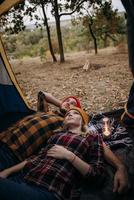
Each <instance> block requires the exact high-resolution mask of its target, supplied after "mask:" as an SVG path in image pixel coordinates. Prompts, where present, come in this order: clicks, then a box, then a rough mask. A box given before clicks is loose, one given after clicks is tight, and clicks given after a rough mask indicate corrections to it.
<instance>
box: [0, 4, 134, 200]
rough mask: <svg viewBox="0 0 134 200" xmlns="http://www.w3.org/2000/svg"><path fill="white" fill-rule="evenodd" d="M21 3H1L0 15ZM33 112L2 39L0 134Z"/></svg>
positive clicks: (117, 112) (0, 50) (0, 52)
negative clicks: (13, 69) (10, 62)
mask: <svg viewBox="0 0 134 200" xmlns="http://www.w3.org/2000/svg"><path fill="white" fill-rule="evenodd" d="M19 2H21V0H14V1H13V0H2V1H0V15H2V14H4V13H5V12H7V11H8V10H9V9H10V8H11V7H13V6H14V5H16V4H17V3H19ZM33 112H34V111H32V110H31V108H30V106H29V105H28V103H27V101H26V99H25V97H24V95H23V93H22V91H21V88H20V87H19V84H18V82H17V80H16V78H15V75H14V73H13V71H12V69H11V66H10V64H9V61H8V58H7V55H6V53H5V50H4V48H3V44H2V41H1V39H0V132H1V131H3V130H4V129H6V128H7V127H9V126H10V125H11V124H12V123H14V122H16V121H17V120H19V119H21V118H23V117H24V116H26V115H28V114H31V113H33ZM122 112H123V109H122V110H118V111H115V112H110V113H107V114H106V115H108V116H111V115H112V116H113V115H114V116H115V115H116V116H117V117H120V115H121V113H122ZM133 154H134V152H133ZM133 190H134V186H133ZM132 195H133V194H132ZM130 196H131V195H130ZM109 198H110V196H109ZM109 198H108V199H109ZM83 199H90V197H87V198H85V197H83ZM124 200H131V197H130V198H128V199H127V198H126V196H125V199H124Z"/></svg>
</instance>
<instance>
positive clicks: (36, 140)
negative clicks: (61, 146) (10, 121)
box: [0, 113, 63, 160]
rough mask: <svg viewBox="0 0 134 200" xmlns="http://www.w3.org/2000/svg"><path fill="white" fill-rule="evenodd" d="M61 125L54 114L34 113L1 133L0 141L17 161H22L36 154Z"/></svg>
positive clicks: (60, 119) (58, 117)
mask: <svg viewBox="0 0 134 200" xmlns="http://www.w3.org/2000/svg"><path fill="white" fill-rule="evenodd" d="M62 123H63V118H62V117H60V116H58V115H56V114H54V113H53V114H52V113H51V114H44V113H36V114H34V115H30V116H27V117H25V118H24V119H23V120H20V121H18V122H17V123H16V124H15V125H14V126H12V127H11V128H9V129H7V130H6V131H4V132H2V133H1V134H0V141H1V142H3V143H5V144H7V146H8V147H9V148H10V149H11V150H12V151H13V153H14V154H15V155H16V156H17V158H18V159H19V160H24V159H26V158H28V157H29V156H31V155H33V154H34V153H36V152H37V151H38V150H39V149H40V148H41V146H42V145H43V144H44V143H45V142H46V141H47V139H48V138H49V137H50V136H51V135H53V134H54V130H56V129H58V128H60V127H61V126H62Z"/></svg>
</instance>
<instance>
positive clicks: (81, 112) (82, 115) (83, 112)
mask: <svg viewBox="0 0 134 200" xmlns="http://www.w3.org/2000/svg"><path fill="white" fill-rule="evenodd" d="M70 110H77V111H78V112H79V113H80V115H81V117H82V119H83V122H84V124H85V125H87V124H88V122H89V116H88V114H87V113H86V112H85V111H84V110H83V109H82V108H78V107H72V108H70V109H69V110H68V112H69V111H70ZM68 112H67V113H68ZM67 113H66V114H67Z"/></svg>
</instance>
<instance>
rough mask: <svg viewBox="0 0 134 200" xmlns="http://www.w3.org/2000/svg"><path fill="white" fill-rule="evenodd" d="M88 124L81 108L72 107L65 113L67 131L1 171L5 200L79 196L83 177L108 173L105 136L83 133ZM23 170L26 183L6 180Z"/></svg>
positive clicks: (1, 191)
mask: <svg viewBox="0 0 134 200" xmlns="http://www.w3.org/2000/svg"><path fill="white" fill-rule="evenodd" d="M87 123H88V115H87V114H86V113H85V112H84V111H83V110H82V109H80V108H77V107H73V108H71V109H70V110H69V111H68V112H67V114H66V116H65V120H64V125H65V129H66V131H65V132H61V133H58V134H56V135H54V136H51V138H50V139H49V140H48V142H47V145H46V147H45V148H43V149H42V150H41V151H40V152H39V154H38V155H36V156H33V157H31V158H29V159H27V160H25V161H23V162H21V163H20V164H18V165H16V166H13V167H11V168H8V169H5V170H3V171H2V172H1V173H0V177H2V178H1V179H0V197H1V198H2V200H8V199H16V200H26V199H28V200H30V199H31V200H36V199H40V200H44V199H48V200H56V199H63V200H71V199H79V197H80V192H81V184H82V180H83V179H89V180H90V179H91V177H92V178H93V177H96V181H97V179H100V178H101V177H103V176H104V175H105V170H104V166H103V142H102V139H101V137H100V136H99V135H97V134H96V135H95V134H94V135H93V134H86V133H85V132H83V127H84V125H87ZM21 169H23V170H24V182H23V183H21V184H19V183H15V182H12V181H10V180H8V179H4V178H7V177H8V176H9V175H11V174H12V173H14V172H17V171H19V170H21ZM7 188H8V192H7Z"/></svg>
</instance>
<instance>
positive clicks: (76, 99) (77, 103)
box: [62, 96, 81, 108]
mask: <svg viewBox="0 0 134 200" xmlns="http://www.w3.org/2000/svg"><path fill="white" fill-rule="evenodd" d="M69 98H72V99H74V100H75V101H76V107H78V108H81V104H80V100H79V99H78V98H77V97H75V96H68V97H66V98H65V99H63V101H62V103H64V102H65V101H66V100H67V99H69Z"/></svg>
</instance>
